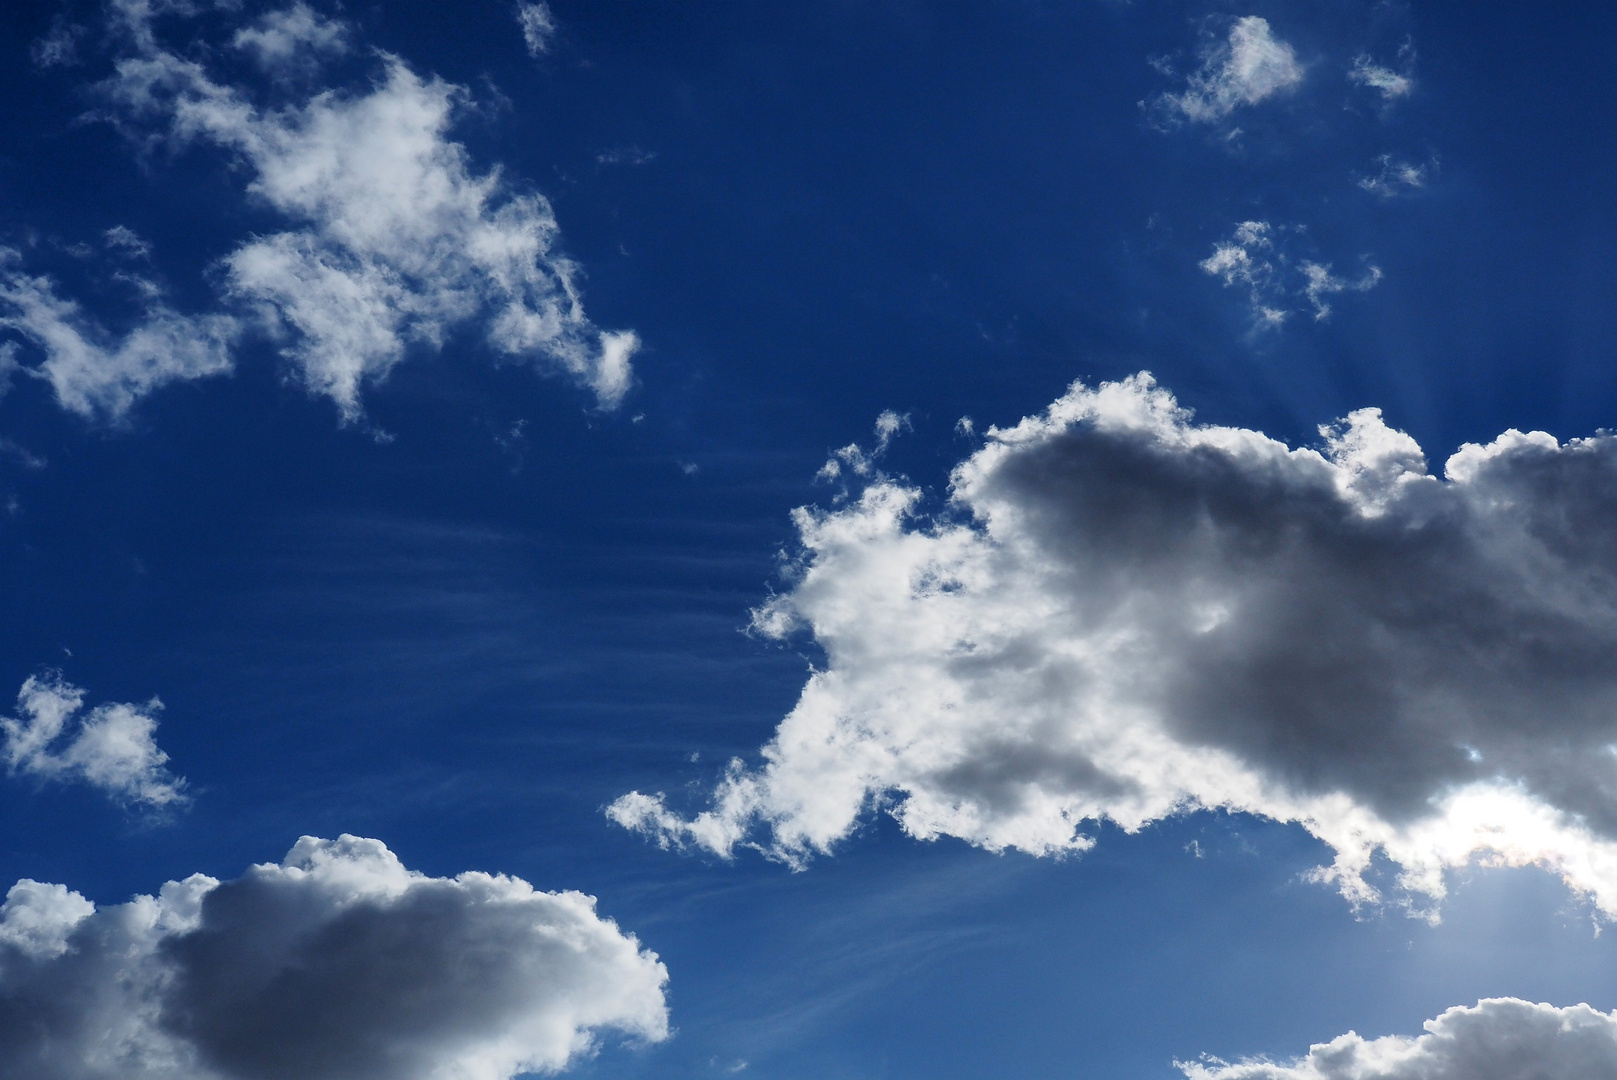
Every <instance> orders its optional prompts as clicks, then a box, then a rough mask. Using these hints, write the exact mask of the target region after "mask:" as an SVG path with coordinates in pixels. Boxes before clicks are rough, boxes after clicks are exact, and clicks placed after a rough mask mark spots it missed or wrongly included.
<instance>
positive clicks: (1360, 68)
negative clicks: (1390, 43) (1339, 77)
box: [1348, 41, 1415, 102]
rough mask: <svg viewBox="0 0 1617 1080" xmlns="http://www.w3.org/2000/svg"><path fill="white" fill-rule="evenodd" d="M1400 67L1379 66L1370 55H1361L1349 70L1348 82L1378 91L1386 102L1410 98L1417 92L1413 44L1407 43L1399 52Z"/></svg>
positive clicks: (1355, 59)
mask: <svg viewBox="0 0 1617 1080" xmlns="http://www.w3.org/2000/svg"><path fill="white" fill-rule="evenodd" d="M1398 65H1399V68H1400V69H1401V70H1396V69H1394V68H1392V67H1390V66H1388V65H1386V64H1378V63H1376V62H1375V61H1373V60H1371V59H1370V56H1369V54H1367V53H1361V54H1360V55H1358V56H1356V57H1354V58H1353V66H1352V67H1350V68H1348V81H1349V82H1352V83H1354V84H1355V85H1357V86H1363V87H1366V88H1367V89H1370V90H1374V91H1376V92H1377V93H1379V94H1380V95H1381V99H1382V100H1383V101H1386V102H1391V101H1395V100H1397V99H1398V98H1404V97H1408V96H1409V95H1410V94H1413V93H1414V92H1415V76H1414V67H1415V47H1414V44H1413V43H1412V42H1407V41H1406V42H1405V43H1404V44H1403V46H1402V47H1401V48H1400V49H1399V50H1398Z"/></svg>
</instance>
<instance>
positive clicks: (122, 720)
mask: <svg viewBox="0 0 1617 1080" xmlns="http://www.w3.org/2000/svg"><path fill="white" fill-rule="evenodd" d="M162 707H163V703H162V702H161V701H159V700H157V699H156V698H152V700H150V701H148V702H147V703H146V704H144V705H132V704H128V703H122V704H107V705H97V706H96V707H95V708H94V709H91V710H90V711H89V712H88V713H85V712H84V711H83V709H84V691H83V690H82V689H81V688H79V687H77V686H73V685H72V684H70V683H67V682H64V681H63V680H62V677H61V676H60V675H59V674H57V673H55V672H49V673H46V674H45V675H42V676H41V675H35V676H31V677H30V678H29V679H28V680H27V681H26V682H24V683H23V684H22V690H21V691H19V692H18V694H17V712H18V713H19V714H20V715H19V716H16V717H11V716H0V736H3V737H4V743H3V745H0V754H4V756H5V760H6V766H7V767H8V768H9V769H10V770H11V771H12V772H13V773H17V772H21V773H27V774H32V775H34V776H40V777H45V778H48V779H52V780H78V781H80V782H82V783H86V784H89V785H91V786H92V787H97V788H100V789H101V790H103V791H105V792H107V793H108V794H109V795H111V796H112V797H113V798H115V799H117V800H119V801H120V802H124V803H129V804H135V805H141V806H147V807H153V808H161V807H166V806H176V805H180V804H183V803H185V802H186V801H188V799H187V796H186V794H185V781H184V780H183V779H181V778H179V777H176V776H174V775H173V774H171V773H170V772H169V771H168V769H167V767H166V766H167V764H168V755H167V754H165V753H163V751H161V750H159V749H158V748H157V740H156V739H155V738H154V735H155V733H156V731H157V718H156V716H155V715H154V714H155V713H157V712H158V711H159V710H161V709H162Z"/></svg>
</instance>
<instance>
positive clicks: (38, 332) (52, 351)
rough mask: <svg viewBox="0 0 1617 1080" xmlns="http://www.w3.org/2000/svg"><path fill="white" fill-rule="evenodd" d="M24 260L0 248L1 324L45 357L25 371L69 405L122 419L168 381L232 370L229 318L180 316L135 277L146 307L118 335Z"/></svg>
mask: <svg viewBox="0 0 1617 1080" xmlns="http://www.w3.org/2000/svg"><path fill="white" fill-rule="evenodd" d="M126 231H127V230H126ZM130 235H131V236H133V234H130ZM109 241H112V237H111V234H109ZM114 242H115V241H114ZM19 259H20V256H19V255H18V253H17V252H16V251H14V250H12V249H9V248H3V249H0V327H3V328H5V329H9V330H12V331H14V332H16V333H18V334H20V335H21V336H22V337H24V338H26V339H27V340H28V341H29V342H31V343H32V344H33V345H34V346H36V347H37V348H38V349H39V350H40V352H42V353H43V354H44V359H43V360H42V361H41V362H40V363H38V364H37V365H34V366H27V365H19V366H20V368H21V370H23V371H25V372H27V373H29V374H31V375H35V376H37V377H40V378H43V379H45V380H46V381H47V382H49V383H50V384H51V388H52V389H53V390H54V391H55V392H56V399H57V401H59V402H60V403H61V405H62V407H63V408H65V409H69V410H71V411H73V412H76V413H78V414H80V415H81V416H85V417H95V416H101V417H105V418H108V419H112V420H117V419H118V418H120V417H122V416H123V415H124V414H125V413H127V412H128V411H129V407H130V406H131V405H132V404H134V402H135V401H136V399H138V398H140V397H142V396H143V395H145V394H147V393H150V392H151V391H152V390H155V389H156V388H157V387H159V386H163V385H164V384H166V383H171V382H177V381H182V380H189V379H201V378H206V377H208V376H212V375H224V374H228V373H229V372H230V370H231V367H232V363H231V357H230V348H231V345H232V344H233V343H234V342H235V340H236V339H237V337H238V336H239V335H240V332H241V327H240V324H239V323H238V322H237V320H236V319H234V318H232V317H231V316H228V315H201V316H193V315H182V314H180V313H179V312H177V311H175V310H174V309H173V308H171V307H169V306H168V305H167V304H166V303H164V302H163V301H162V300H161V299H160V298H159V293H160V290H158V288H157V287H156V285H154V284H153V283H151V282H149V281H146V280H145V279H143V278H138V277H133V276H129V277H128V280H129V281H130V282H131V283H132V284H133V285H135V286H136V288H137V289H138V291H140V292H141V293H142V294H143V295H144V296H145V297H146V300H147V302H146V309H145V312H144V314H143V315H142V317H141V318H140V319H139V320H138V321H137V322H136V323H135V325H134V326H133V327H132V328H130V329H129V330H128V331H127V332H126V333H124V334H123V335H121V336H119V335H116V334H114V333H112V332H110V331H108V330H107V329H106V328H105V327H104V326H102V325H100V324H99V323H98V322H97V321H95V320H94V319H92V318H90V317H89V316H88V315H86V314H85V313H84V311H83V310H82V309H81V308H80V307H79V305H78V304H77V303H75V302H74V301H72V300H65V299H63V298H62V297H60V296H58V295H57V293H56V287H55V284H54V283H53V282H52V281H51V280H50V279H49V278H46V277H38V276H33V275H29V274H26V273H23V272H22V271H21V270H19V269H18V268H17V263H18V261H19Z"/></svg>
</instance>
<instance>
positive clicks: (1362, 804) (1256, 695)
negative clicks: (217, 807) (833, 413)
mask: <svg viewBox="0 0 1617 1080" xmlns="http://www.w3.org/2000/svg"><path fill="white" fill-rule="evenodd" d="M1320 433H1321V439H1322V444H1321V446H1320V448H1319V449H1313V448H1301V449H1293V448H1291V447H1288V446H1286V445H1285V444H1283V443H1281V442H1277V441H1275V440H1273V439H1270V438H1268V437H1266V436H1264V435H1263V434H1261V433H1259V432H1257V431H1250V430H1245V429H1241V428H1230V427H1219V426H1213V425H1200V424H1196V423H1194V422H1193V421H1192V418H1191V417H1190V415H1189V414H1188V413H1187V412H1186V411H1185V410H1184V409H1182V408H1180V407H1179V405H1178V404H1177V403H1176V402H1175V400H1174V398H1173V397H1172V396H1171V395H1170V394H1169V393H1168V392H1167V391H1165V390H1163V389H1161V388H1159V387H1157V386H1156V385H1155V384H1154V383H1153V381H1152V380H1151V378H1150V377H1149V376H1148V375H1143V374H1142V375H1137V376H1134V377H1132V378H1129V379H1126V380H1123V381H1122V382H1117V383H1104V384H1102V385H1100V386H1099V387H1097V388H1090V387H1086V386H1084V385H1082V384H1074V385H1073V387H1072V388H1071V389H1070V390H1069V391H1068V393H1067V394H1065V395H1064V396H1063V397H1061V398H1060V399H1059V400H1057V401H1056V402H1055V403H1054V404H1053V405H1051V406H1050V408H1049V409H1048V410H1046V411H1045V412H1044V413H1042V414H1040V415H1037V416H1033V417H1029V418H1027V419H1024V420H1023V421H1022V422H1021V423H1019V424H1017V425H1016V426H1014V427H1011V428H1009V429H1003V430H1002V429H998V428H994V429H990V431H989V432H988V434H987V440H988V441H987V444H986V445H985V446H984V447H982V448H981V449H980V450H978V451H977V452H976V453H974V454H972V455H971V456H970V457H969V458H967V459H966V460H965V461H964V462H962V463H961V464H960V465H959V466H957V467H956V469H955V470H954V472H953V474H952V478H951V484H952V487H951V493H952V494H951V499H950V503H949V505H948V507H947V508H946V510H945V511H944V512H943V513H941V514H940V515H938V516H936V517H932V518H924V517H921V516H919V504H920V500H921V493H920V491H919V490H918V489H916V488H914V487H912V486H910V485H908V484H907V483H904V482H901V481H898V480H894V479H889V478H885V477H883V478H878V479H876V480H873V481H872V482H871V483H869V484H868V485H867V486H866V487H865V488H864V490H863V492H862V493H861V494H860V495H859V496H858V498H857V500H855V501H850V502H849V503H848V504H846V505H845V506H842V507H841V508H838V509H834V510H829V511H828V510H821V509H801V510H799V511H797V513H796V524H797V528H798V531H799V535H800V539H801V544H802V550H801V554H800V557H799V562H798V568H797V572H796V575H795V578H794V580H793V581H792V583H791V586H790V588H789V589H787V590H786V591H784V592H783V593H782V594H780V595H779V596H777V597H775V598H774V599H772V600H771V601H770V602H769V603H767V604H765V605H764V606H763V607H761V608H759V609H758V610H757V611H756V612H755V613H754V618H753V625H754V627H755V628H756V630H757V631H758V632H759V633H761V634H763V635H766V636H769V637H775V638H783V637H786V636H788V635H790V634H792V633H794V632H806V633H808V634H811V635H812V637H813V639H814V641H815V642H816V643H817V644H818V645H819V647H820V648H821V649H823V651H824V656H825V659H824V663H823V665H820V666H817V668H816V670H815V671H814V672H813V674H812V675H811V676H810V677H809V679H808V682H807V684H806V685H805V686H804V689H803V692H802V696H801V698H800V699H799V701H798V703H797V705H796V707H795V708H794V709H793V710H792V711H791V713H790V715H788V716H787V717H786V718H785V720H784V721H783V722H782V723H781V725H780V727H779V728H778V730H777V731H776V733H775V736H774V738H773V739H772V740H771V741H770V742H769V744H768V745H767V746H765V747H764V748H763V752H762V761H761V763H759V764H758V765H756V766H748V765H746V764H744V763H743V762H741V761H739V760H738V761H735V762H732V763H731V764H730V766H729V768H728V771H727V772H726V774H725V775H724V776H723V778H722V780H721V781H720V783H719V784H718V786H717V788H716V789H715V791H714V792H713V795H712V803H711V805H710V806H709V807H708V808H707V809H705V810H701V812H699V813H696V814H695V815H694V816H690V815H688V814H686V813H683V812H681V810H680V808H678V807H671V806H669V805H668V802H667V800H666V799H665V798H664V797H663V796H661V795H647V794H643V793H639V792H636V793H632V794H630V795H626V796H624V797H623V798H621V799H619V800H618V801H617V802H615V803H613V804H612V806H611V807H610V808H609V814H610V816H611V818H612V819H613V820H614V821H616V822H618V823H619V824H621V825H624V826H627V827H630V828H635V829H640V830H643V831H644V832H646V833H647V834H648V835H649V836H651V837H653V838H655V839H657V840H658V841H659V842H661V843H663V844H665V845H675V846H683V845H694V846H696V847H699V848H703V849H706V850H709V851H711V852H714V853H717V854H718V855H721V856H729V855H731V854H732V853H733V851H734V850H735V848H736V847H737V846H738V845H741V844H744V843H756V844H758V845H759V846H761V847H762V848H763V850H765V851H766V852H767V853H768V854H770V855H772V856H773V857H775V858H778V859H782V860H785V861H787V862H789V863H793V864H798V865H801V864H802V863H804V862H805V861H806V860H807V859H809V858H810V857H812V856H813V855H815V854H821V853H827V852H829V851H830V850H831V849H832V848H833V846H834V845H835V844H836V843H837V842H839V841H841V840H843V839H844V838H845V837H847V836H848V835H849V834H850V833H851V832H852V831H853V830H854V829H856V828H857V827H858V825H859V822H860V821H861V820H862V818H863V816H864V815H865V814H867V813H868V812H870V811H872V810H884V811H886V812H888V813H890V814H892V815H893V816H894V817H895V818H896V819H897V820H898V821H899V822H900V823H901V825H902V826H903V828H904V829H905V830H907V831H908V832H909V833H910V834H911V835H913V836H915V837H918V838H921V839H932V838H936V837H939V836H954V837H959V838H961V839H963V840H966V841H968V842H970V843H973V844H977V845H980V846H982V847H985V848H988V849H991V850H996V851H998V850H1003V849H1007V848H1015V849H1019V850H1021V851H1025V852H1030V853H1033V854H1035V855H1052V854H1060V853H1062V852H1076V851H1082V850H1084V849H1086V848H1088V847H1089V846H1091V844H1092V843H1093V841H1092V840H1091V839H1090V838H1089V837H1088V836H1087V835H1086V833H1085V830H1086V829H1088V828H1092V826H1093V823H1095V822H1098V821H1109V822H1112V823H1115V824H1116V825H1118V826H1120V827H1122V828H1123V829H1125V830H1130V831H1132V830H1137V829H1140V828H1143V827H1145V826H1147V825H1149V824H1150V823H1152V822H1154V821H1158V820H1161V819H1163V818H1165V817H1168V816H1170V815H1175V814H1179V813H1184V812H1190V811H1195V810H1200V809H1222V810H1228V811H1232V812H1241V813H1250V814H1255V815H1261V816H1263V817H1267V818H1271V819H1275V820H1278V821H1283V822H1296V823H1300V824H1301V825H1302V826H1303V827H1304V828H1306V829H1307V830H1308V831H1309V832H1310V833H1312V834H1313V835H1315V836H1317V837H1319V838H1320V839H1321V840H1323V841H1324V842H1325V843H1326V844H1328V845H1329V846H1330V847H1331V848H1333V849H1334V853H1335V858H1334V861H1333V863H1332V865H1331V866H1329V867H1324V868H1321V870H1320V871H1319V874H1318V876H1319V878H1320V879H1321V880H1324V881H1330V882H1334V883H1335V884H1336V885H1337V886H1338V887H1339V888H1340V889H1341V891H1342V892H1343V893H1344V894H1345V895H1346V896H1347V897H1349V898H1350V899H1351V900H1353V901H1355V902H1373V901H1376V900H1379V899H1381V898H1383V897H1384V896H1385V895H1387V894H1386V893H1385V892H1384V889H1385V887H1386V885H1385V883H1384V882H1381V881H1380V880H1379V879H1378V878H1376V876H1375V875H1369V876H1367V872H1368V871H1369V870H1370V869H1371V867H1372V865H1373V859H1374V857H1375V856H1376V855H1377V854H1378V853H1379V854H1382V855H1384V856H1385V857H1386V859H1388V860H1390V862H1391V864H1393V865H1394V866H1395V867H1396V869H1397V879H1396V889H1395V890H1394V892H1393V894H1392V895H1393V896H1394V897H1395V898H1396V899H1397V900H1399V901H1400V902H1402V903H1405V904H1408V905H1409V906H1410V907H1411V909H1412V910H1417V911H1424V912H1426V913H1427V914H1429V915H1433V913H1434V912H1435V907H1436V901H1437V900H1439V899H1440V898H1441V897H1442V896H1443V895H1444V890H1445V872H1446V871H1447V870H1448V869H1450V868H1454V867H1459V866H1463V865H1467V864H1470V863H1473V862H1477V861H1480V862H1482V863H1484V864H1489V865H1511V866H1518V865H1529V864H1537V865H1541V866H1544V867H1546V868H1548V869H1550V870H1552V871H1554V872H1555V873H1558V874H1559V875H1560V876H1561V877H1562V878H1563V879H1564V880H1565V881H1566V882H1567V883H1568V884H1569V885H1570V886H1572V887H1573V888H1574V889H1577V890H1580V891H1582V892H1583V893H1585V894H1587V896H1588V897H1589V898H1590V899H1591V900H1592V901H1593V902H1594V903H1595V904H1596V905H1597V906H1598V908H1599V909H1600V910H1601V911H1603V912H1605V913H1606V914H1608V915H1613V914H1617V437H1612V436H1605V435H1602V436H1597V437H1593V438H1587V439H1576V440H1573V441H1571V442H1568V443H1565V444H1562V443H1559V442H1557V441H1556V440H1555V439H1554V438H1553V437H1551V436H1549V435H1546V434H1544V433H1542V432H1535V433H1530V434H1523V433H1522V432H1519V431H1515V430H1511V431H1507V432H1505V433H1504V434H1503V435H1501V436H1499V437H1498V438H1497V439H1495V440H1494V441H1493V442H1491V443H1489V444H1487V445H1485V446H1481V445H1473V444H1467V445H1465V446H1463V447H1462V448H1461V449H1460V450H1459V451H1458V452H1457V453H1455V454H1454V455H1453V456H1452V457H1450V458H1449V460H1448V462H1447V464H1446V466H1445V467H1444V470H1443V476H1442V477H1438V476H1434V475H1432V474H1431V473H1430V472H1429V471H1428V469H1427V465H1426V459H1425V456H1424V454H1423V452H1422V450H1421V448H1420V447H1419V446H1418V445H1417V444H1416V443H1415V441H1414V440H1413V439H1412V438H1410V437H1409V436H1408V435H1406V434H1403V433H1402V432H1399V431H1397V430H1394V429H1393V428H1391V427H1389V426H1388V425H1387V424H1386V423H1385V422H1384V421H1383V419H1382V417H1381V414H1380V412H1379V410H1376V409H1361V410H1359V411H1357V412H1354V413H1351V414H1350V415H1349V416H1348V417H1346V418H1345V419H1344V420H1342V421H1340V422H1338V423H1336V424H1333V425H1328V426H1326V427H1323V428H1321V432H1320ZM760 834H761V835H760ZM1433 917H1435V915H1433Z"/></svg>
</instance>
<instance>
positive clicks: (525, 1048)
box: [0, 835, 668, 1080]
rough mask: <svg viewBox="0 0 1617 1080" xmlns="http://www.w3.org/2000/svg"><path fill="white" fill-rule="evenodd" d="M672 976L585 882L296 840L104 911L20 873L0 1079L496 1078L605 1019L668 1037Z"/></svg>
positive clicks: (562, 1051)
mask: <svg viewBox="0 0 1617 1080" xmlns="http://www.w3.org/2000/svg"><path fill="white" fill-rule="evenodd" d="M666 981H667V973H666V971H665V970H664V968H663V965H662V964H661V963H659V962H658V960H657V958H656V956H655V955H654V954H652V953H650V952H647V951H645V950H642V949H641V948H640V945H639V942H638V941H636V940H635V938H634V937H633V935H629V934H624V933H623V932H622V931H620V930H619V929H618V927H617V926H616V924H614V923H613V922H611V921H610V920H607V919H603V918H601V917H600V916H599V915H597V914H596V912H595V901H594V899H593V898H591V897H588V896H584V895H582V894H580V893H576V892H559V893H558V892H536V891H535V890H534V889H533V888H532V887H531V886H529V885H528V884H527V883H526V882H524V881H521V880H520V879H517V878H511V877H505V876H501V875H490V874H483V873H475V872H468V873H463V874H460V875H459V876H457V877H455V878H434V877H428V876H425V875H423V874H420V873H416V872H413V871H409V870H406V869H405V868H404V866H403V865H402V864H400V862H399V860H398V858H397V857H396V856H395V855H394V854H393V853H392V852H390V851H389V850H388V849H387V848H386V847H385V846H383V845H382V844H381V843H380V842H378V841H375V840H365V839H361V838H359V837H354V836H346V835H345V836H342V837H340V838H339V839H337V840H335V841H330V840H319V839H316V838H314V837H304V838H303V839H301V840H299V841H298V843H297V844H296V845H295V846H294V847H293V848H292V850H291V851H290V852H289V853H288V855H287V857H286V858H285V859H284V860H282V862H281V863H279V864H278V865H277V864H262V865H258V866H254V867H252V868H250V869H249V870H248V871H247V873H245V874H244V875H242V876H241V877H240V878H237V879H235V880H234V881H227V882H224V883H220V882H218V881H216V880H215V879H213V878H210V877H207V876H205V875H202V874H194V875H192V876H191V877H189V878H186V879H185V880H184V881H177V882H176V881H171V882H169V883H168V884H166V885H164V886H163V888H162V890H161V892H160V893H159V895H158V896H156V897H152V896H137V897H135V898H134V899H133V900H131V901H130V902H128V903H126V904H121V905H117V906H112V907H105V908H100V909H97V908H96V907H95V905H94V904H92V903H90V902H89V901H88V900H86V899H84V898H83V897H82V896H79V895H78V894H77V893H73V892H70V891H68V890H67V889H66V888H64V887H62V886H60V885H48V884H42V883H39V882H35V881H30V880H26V879H25V880H23V881H19V882H18V883H17V884H16V885H14V886H13V887H12V888H11V891H10V892H9V893H8V894H7V898H6V902H5V905H4V907H0V1074H4V1075H7V1076H27V1077H30V1078H36V1080H113V1078H117V1080H268V1078H272V1077H273V1078H279V1077H290V1076H296V1077H299V1078H304V1080H339V1078H341V1080H353V1078H356V1077H364V1078H366V1080H507V1078H509V1077H512V1076H515V1075H517V1074H518V1073H527V1072H535V1071H547V1072H548V1071H552V1070H556V1069H560V1068H563V1067H564V1066H566V1065H567V1064H568V1063H569V1062H571V1061H573V1060H575V1059H577V1058H578V1057H579V1056H580V1055H584V1054H588V1053H589V1052H590V1051H591V1049H592V1048H593V1047H594V1045H595V1040H596V1033H597V1032H599V1031H602V1030H607V1029H610V1030H615V1031H618V1032H622V1033H624V1034H626V1035H628V1036H630V1037H633V1038H637V1039H645V1040H659V1039H662V1038H665V1037H666V1036H667V1034H668V1023H667V1011H666V1007H665V1003H664V1000H663V986H664V984H665V982H666Z"/></svg>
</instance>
